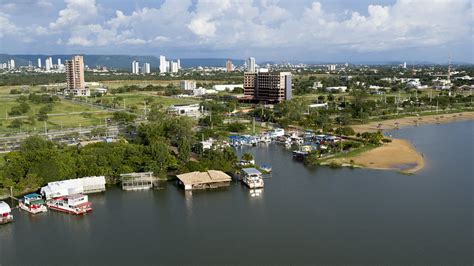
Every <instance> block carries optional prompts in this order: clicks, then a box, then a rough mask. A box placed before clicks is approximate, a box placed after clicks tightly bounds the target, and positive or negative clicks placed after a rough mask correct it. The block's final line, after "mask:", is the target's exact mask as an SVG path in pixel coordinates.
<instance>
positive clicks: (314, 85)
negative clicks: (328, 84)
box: [313, 81, 323, 90]
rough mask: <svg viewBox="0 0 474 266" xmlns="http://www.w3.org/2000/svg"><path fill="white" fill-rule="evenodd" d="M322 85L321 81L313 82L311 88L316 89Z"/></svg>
mask: <svg viewBox="0 0 474 266" xmlns="http://www.w3.org/2000/svg"><path fill="white" fill-rule="evenodd" d="M322 87H323V83H322V82H321V81H315V82H313V89H315V90H317V89H320V88H322Z"/></svg>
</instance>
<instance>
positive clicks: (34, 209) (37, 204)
mask: <svg viewBox="0 0 474 266" xmlns="http://www.w3.org/2000/svg"><path fill="white" fill-rule="evenodd" d="M44 203H45V202H44V200H43V197H41V195H39V194H36V193H32V194H28V195H26V196H24V197H23V199H22V200H20V203H19V206H20V209H22V210H24V211H27V212H29V213H31V214H37V213H42V212H47V211H48V208H46V206H45V205H44Z"/></svg>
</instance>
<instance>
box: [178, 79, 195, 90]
mask: <svg viewBox="0 0 474 266" xmlns="http://www.w3.org/2000/svg"><path fill="white" fill-rule="evenodd" d="M179 84H180V86H181V89H182V90H185V91H192V90H195V89H196V81H194V80H182V81H181V82H180V83H179Z"/></svg>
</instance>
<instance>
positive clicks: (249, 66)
mask: <svg viewBox="0 0 474 266" xmlns="http://www.w3.org/2000/svg"><path fill="white" fill-rule="evenodd" d="M247 72H251V73H255V58H253V57H249V58H248V59H247Z"/></svg>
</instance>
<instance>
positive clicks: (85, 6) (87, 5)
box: [49, 0, 98, 30]
mask: <svg viewBox="0 0 474 266" xmlns="http://www.w3.org/2000/svg"><path fill="white" fill-rule="evenodd" d="M66 3H67V6H66V8H65V9H63V10H61V11H59V17H58V18H57V19H56V21H55V22H51V23H50V24H49V27H50V28H51V29H52V30H61V29H65V28H67V27H74V26H75V25H78V24H84V23H90V22H91V20H93V19H95V18H97V16H98V8H97V5H96V2H95V0H66Z"/></svg>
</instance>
